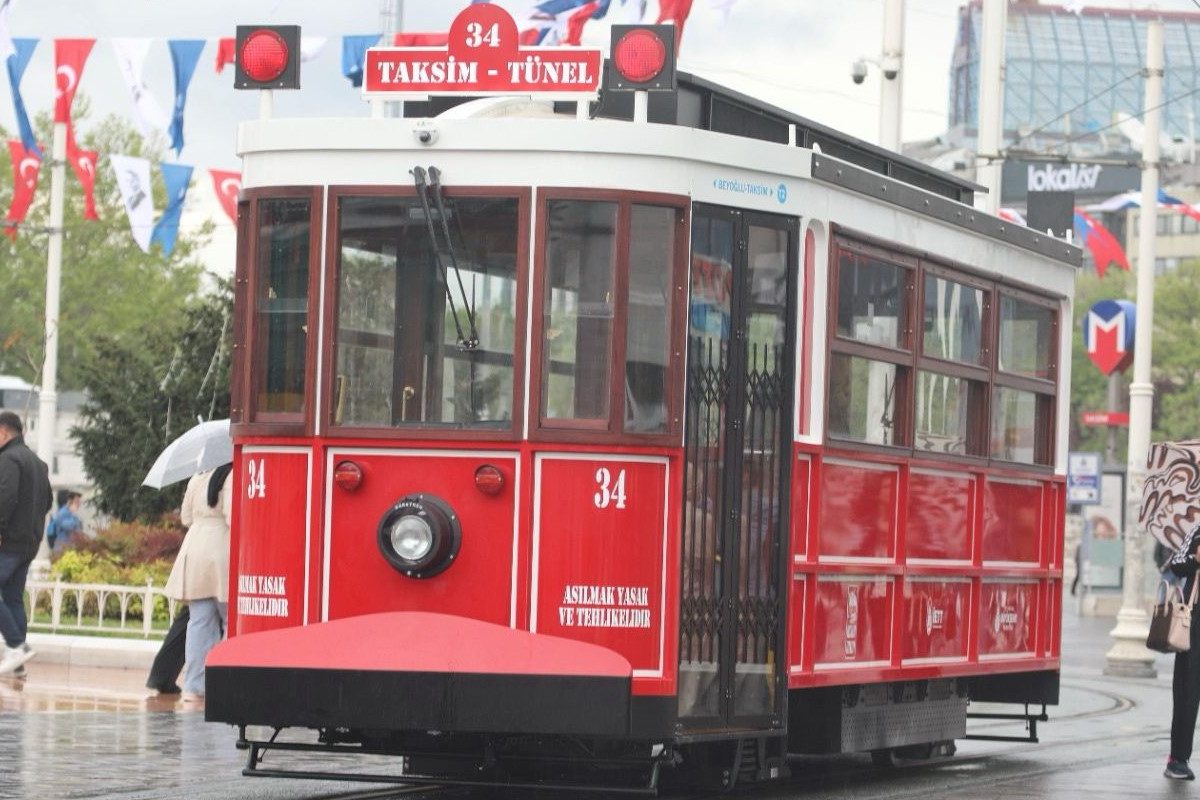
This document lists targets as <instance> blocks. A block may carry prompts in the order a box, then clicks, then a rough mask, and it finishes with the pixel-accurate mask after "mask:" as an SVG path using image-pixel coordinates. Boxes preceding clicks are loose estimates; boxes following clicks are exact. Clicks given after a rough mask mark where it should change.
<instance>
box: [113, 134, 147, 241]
mask: <svg viewBox="0 0 1200 800" xmlns="http://www.w3.org/2000/svg"><path fill="white" fill-rule="evenodd" d="M108 160H109V163H111V164H112V167H113V172H115V173H116V176H117V189H118V190H119V191H120V193H121V202H122V203H123V204H124V206H125V213H126V214H127V215H128V216H129V227H130V229H131V230H132V231H133V240H134V241H135V242H137V245H138V247H140V248H142V252H143V253H149V252H150V236H151V234H152V233H153V230H154V195H153V194H151V192H150V162H149V161H147V160H146V159H144V158H135V157H133V156H119V155H110V156H109V157H108Z"/></svg>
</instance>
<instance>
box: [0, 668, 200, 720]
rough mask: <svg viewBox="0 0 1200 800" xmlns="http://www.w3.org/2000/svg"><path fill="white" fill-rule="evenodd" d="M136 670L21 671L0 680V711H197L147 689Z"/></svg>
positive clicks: (141, 675)
mask: <svg viewBox="0 0 1200 800" xmlns="http://www.w3.org/2000/svg"><path fill="white" fill-rule="evenodd" d="M145 681H146V676H145V675H144V674H143V673H142V672H141V671H140V670H122V669H97V668H90V667H68V666H65V665H62V664H48V663H39V662H38V661H37V660H36V659H35V660H33V661H30V662H29V663H28V665H27V666H26V676H25V677H23V678H21V677H14V676H12V675H5V676H0V712H11V711H26V712H39V711H47V712H56V711H127V712H141V711H179V712H189V713H190V712H193V711H198V710H199V711H202V710H203V709H204V706H203V705H200V704H193V703H184V702H182V699H181V698H180V696H179V695H177V694H176V695H164V694H158V693H157V692H154V691H151V690H150V689H147V688H146V687H145V686H144V685H143V684H144V683H145Z"/></svg>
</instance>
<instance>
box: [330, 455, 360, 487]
mask: <svg viewBox="0 0 1200 800" xmlns="http://www.w3.org/2000/svg"><path fill="white" fill-rule="evenodd" d="M362 481H363V471H362V467H360V466H359V465H358V464H355V463H354V462H353V461H339V462H338V463H337V465H336V466H335V467H334V468H333V482H334V483H336V484H337V485H338V488H341V489H345V490H346V491H347V492H353V491H354V490H355V489H357V488H358V487H359V486H360V485H361V484H362Z"/></svg>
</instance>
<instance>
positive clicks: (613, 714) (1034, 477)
mask: <svg viewBox="0 0 1200 800" xmlns="http://www.w3.org/2000/svg"><path fill="white" fill-rule="evenodd" d="M471 8H472V9H481V8H492V7H490V6H482V5H475V6H471ZM475 13H490V12H478V11H476V12H475ZM461 19H462V18H460V21H461ZM505 19H507V18H505ZM502 22H503V20H502ZM455 25H456V27H455V29H453V30H452V31H451V45H450V47H451V49H452V51H453V48H454V46H455V42H456V41H458V39H457V38H456V37H458V36H460V35H462V33H463V31H462V26H461V24H460V22H456V23H455ZM511 25H512V23H511V20H508V21H507V23H506V26H507V27H502V28H501V29H500V34H501V36H502V39H503V40H504V41H508V40H510V39H515V35H516V31H515V28H512V27H511ZM510 28H511V30H510ZM651 32H652V33H653V31H651ZM513 46H514V47H515V45H513ZM660 46H661V42H660ZM612 60H613V62H614V69H615V70H617V71H620V70H621V69H623V68H624V67H625V66H627V65H626V64H623V63H622V60H621V58H620V57H619V54H618V53H617V51H616V50H615V49H614V53H613V59H612ZM660 66H661V64H660ZM668 67H669V68H673V67H672V65H670V64H667V65H666V67H664V68H668ZM464 76H465V73H464ZM645 77H646V76H645V75H642V76H641V78H645ZM431 94H434V93H433V92H431ZM524 95H525V96H524V97H521V98H512V97H508V98H505V97H483V98H481V99H472V100H469V101H466V102H464V101H463V100H462V98H455V99H446V98H438V97H433V98H432V99H430V100H428V101H425V102H412V101H410V102H407V103H406V104H405V106H404V114H405V115H406V116H403V117H398V118H385V117H379V118H362V119H339V120H325V119H272V118H265V119H261V120H259V121H255V122H250V123H247V124H245V125H244V126H243V128H242V130H241V132H240V138H239V147H240V151H241V154H242V157H243V159H244V173H243V181H244V190H243V193H242V197H241V199H240V207H239V208H240V210H239V222H238V225H239V237H238V267H237V278H236V308H237V317H236V321H237V325H236V331H235V336H236V345H235V347H236V350H235V352H236V354H237V358H236V360H235V374H234V380H233V385H234V398H233V409H234V410H233V422H234V425H233V432H234V437H235V444H236V457H235V470H236V471H235V475H236V476H238V480H239V487H240V489H239V492H238V499H237V502H236V503H235V507H234V518H235V523H234V529H233V534H232V556H231V558H232V561H231V563H232V569H231V571H232V572H233V573H234V575H233V577H232V584H233V585H232V587H231V589H232V590H231V600H230V620H229V639H228V640H227V641H225V642H223V643H222V644H221V645H219V646H218V647H217V648H216V649H215V650H214V651H213V653H212V654H211V656H210V658H209V661H208V678H207V681H208V684H207V706H206V716H207V718H208V719H209V720H212V721H219V722H225V723H232V724H233V725H236V726H239V728H240V731H241V735H240V738H239V743H240V744H241V745H242V746H244V747H246V748H248V749H249V751H250V761H249V765H248V767H247V773H248V774H260V775H297V774H302V775H306V776H309V777H313V776H315V777H339V778H345V777H360V778H361V777H363V776H361V775H358V776H355V775H347V774H346V773H345V772H344V771H335V770H333V769H330V770H316V771H313V770H311V769H310V770H308V771H304V770H300V769H287V768H285V767H284V766H283V765H285V764H286V763H287V754H286V753H277V752H276V751H279V750H322V751H326V752H328V753H330V754H334V753H344V752H351V753H372V754H390V755H397V756H403V757H405V758H404V759H403V761H400V760H397V762H396V763H397V764H398V765H399V764H403V768H402V769H400V768H397V769H396V770H395V771H394V773H388V774H387V775H374V776H373V779H378V778H385V779H388V780H398V781H436V782H439V783H454V782H456V781H457V782H473V783H496V784H510V785H514V784H515V785H559V786H587V785H605V786H607V787H609V788H614V787H617V788H620V787H624V788H626V789H640V790H642V791H652V790H653V789H654V788H655V786H656V782H657V780H658V778H659V775H660V772H661V771H663V770H665V769H667V768H670V770H671V771H672V772H674V773H677V774H683V775H689V774H691V775H701V776H704V775H707V776H708V777H712V778H714V779H716V780H718V781H723V782H724V783H725V784H726V785H730V784H732V783H733V782H735V781H749V780H762V779H769V778H772V777H778V776H781V775H784V774H786V771H787V766H786V755H787V754H789V753H831V752H853V751H872V752H874V753H875V754H876V755H879V756H881V757H884V758H890V757H891V756H892V755H895V754H897V753H900V754H903V755H915V756H922V755H929V754H930V753H935V752H946V751H949V750H950V749H951V748H952V746H953V745H952V742H953V740H955V739H958V738H962V737H963V736H964V735H966V724H967V715H968V708H969V704H970V703H971V702H973V701H993V702H1009V703H1016V704H1021V705H1020V706H1018V707H1016V710H1015V712H1014V718H1016V719H1021V720H1027V721H1028V722H1029V724H1030V725H1031V726H1032V725H1035V724H1036V721H1037V720H1039V719H1044V718H1045V717H1044V712H1045V705H1046V704H1054V703H1056V702H1057V697H1058V675H1059V673H1058V670H1059V642H1060V616H1061V599H1060V598H1061V576H1062V563H1063V518H1064V510H1065V509H1064V502H1065V500H1064V498H1065V485H1064V472H1065V467H1064V462H1065V457H1066V430H1067V424H1066V423H1067V413H1068V387H1069V383H1070V375H1069V366H1070V332H1071V325H1070V324H1069V322H1070V319H1071V297H1072V292H1073V285H1074V274H1075V270H1076V269H1077V268H1078V266H1079V264H1080V258H1081V257H1080V251H1079V250H1078V249H1077V248H1075V247H1073V246H1070V245H1068V244H1066V243H1064V242H1061V241H1057V240H1055V239H1053V238H1051V237H1047V236H1045V235H1043V234H1039V233H1037V232H1035V231H1032V230H1029V229H1027V228H1024V227H1019V226H1014V225H1012V224H1010V223H1008V222H1005V221H1003V220H1001V219H998V218H995V217H993V216H990V215H987V214H984V213H981V212H978V211H976V210H974V209H973V208H972V200H973V195H974V193H975V191H977V190H978V188H979V187H976V186H974V185H972V184H970V183H967V182H964V181H961V180H959V179H956V178H953V177H950V176H948V175H945V174H943V173H940V172H938V171H936V170H934V169H931V168H928V167H925V166H923V165H921V164H919V163H916V162H914V161H912V160H909V159H906V158H904V157H902V156H899V155H897V154H895V153H891V152H888V151H884V150H881V149H879V148H877V147H874V146H872V145H869V144H866V143H864V142H861V141H858V140H855V139H852V138H850V137H848V136H845V135H842V134H839V133H837V132H834V131H832V130H828V129H826V128H824V127H822V126H820V125H817V124H814V123H811V122H809V121H807V120H805V119H803V118H801V117H797V116H794V115H792V114H790V113H787V112H784V111H781V110H779V109H777V108H773V107H771V106H768V105H765V104H763V103H761V102H759V101H757V100H754V99H752V98H749V97H746V96H742V95H738V94H736V93H733V92H731V91H727V90H725V89H723V88H721V87H719V86H716V85H713V84H711V83H709V82H707V81H704V80H701V79H699V78H696V77H692V76H688V75H684V74H680V75H678V76H677V86H676V89H675V90H674V91H671V92H663V93H659V94H655V95H652V96H651V97H650V99H649V102H648V103H647V102H646V101H645V96H644V95H638V94H634V95H630V94H620V93H618V92H615V91H612V92H610V91H605V92H604V93H603V98H602V102H600V103H599V104H592V105H590V106H589V105H586V104H585V105H584V109H585V110H588V111H589V112H590V113H588V114H577V113H576V110H575V104H565V103H561V102H559V103H557V104H556V103H555V102H552V101H545V100H542V99H539V98H538V97H536V96H532V97H531V96H530V93H529V92H525V93H524ZM261 726H266V728H267V729H268V730H267V731H266V732H262V731H263V728H262V727H261ZM269 729H274V733H271V731H270V730H269ZM282 729H299V733H300V734H303V735H298V734H297V733H296V731H293V732H292V733H289V734H286V735H279V734H280V730H282ZM306 731H311V732H307V733H306ZM1031 734H1033V735H1031V736H1030V739H1031V740H1034V741H1035V740H1036V728H1033V730H1032V731H1031ZM264 754H266V755H268V756H269V757H268V758H267V760H265V761H263V757H264ZM280 759H282V760H280ZM330 760H331V761H332V760H334V759H333V758H332V756H331V758H330ZM304 763H306V764H308V765H309V766H310V767H311V764H312V761H311V758H309V759H306V760H305V762H304Z"/></svg>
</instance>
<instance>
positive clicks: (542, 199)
mask: <svg viewBox="0 0 1200 800" xmlns="http://www.w3.org/2000/svg"><path fill="white" fill-rule="evenodd" d="M554 200H579V201H584V202H602V203H616V205H617V230H616V236H615V240H614V251H615V255H616V258H615V265H614V273H613V291H614V292H615V296H614V298H613V321H612V341H611V342H610V343H609V348H610V349H609V372H610V380H609V387H608V390H609V402H608V416H607V418H602V419H587V420H581V419H569V418H567V419H562V418H547V417H546V416H545V408H544V403H543V402H542V379H543V377H544V373H545V370H544V369H543V364H542V358H543V356H544V349H545V348H544V343H545V338H544V337H545V322H544V319H543V317H544V308H545V297H546V290H547V287H546V276H547V269H546V247H547V240H548V236H549V232H550V225H549V215H548V214H547V213H546V207H547V204H548V203H549V202H550V201H554ZM634 205H645V206H658V207H661V208H670V209H674V210H675V212H676V215H677V216H676V229H675V253H674V256H675V258H674V263H673V264H672V265H671V282H672V286H673V290H672V292H671V301H670V303H669V304H668V308H667V326H668V327H667V329H668V331H669V337H670V342H669V353H670V358H669V363H668V365H667V370H666V374H665V375H664V380H665V381H666V387H665V388H666V397H665V401H666V405H667V430H666V431H665V432H663V433H645V432H627V431H626V430H625V369H624V364H625V341H626V338H627V336H628V326H629V315H628V308H629V249H630V248H629V232H630V225H631V216H632V211H631V209H632V206H634ZM536 207H537V232H536V239H535V241H536V243H537V244H536V248H535V255H534V267H533V283H532V286H533V287H535V289H534V291H535V294H534V296H533V298H532V302H531V303H530V305H529V307H530V309H531V312H532V320H531V327H530V332H531V338H532V343H531V347H530V356H529V361H530V370H529V372H530V377H529V395H530V403H529V414H530V419H529V439H530V440H531V441H539V442H570V443H577V444H619V445H642V446H659V445H677V444H679V442H680V441H681V439H682V436H683V425H682V418H683V415H682V407H683V392H684V386H683V378H684V375H683V345H684V327H685V323H686V320H687V306H686V303H687V282H686V278H687V266H688V263H689V261H690V253H689V252H688V241H689V238H688V237H689V231H690V225H691V201H690V199H689V198H688V197H686V196H683V195H676V194H665V193H661V192H637V191H620V190H610V189H565V188H543V189H538V192H537V197H536Z"/></svg>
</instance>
